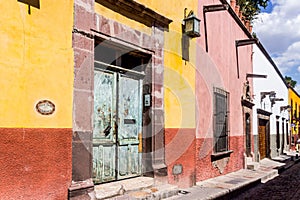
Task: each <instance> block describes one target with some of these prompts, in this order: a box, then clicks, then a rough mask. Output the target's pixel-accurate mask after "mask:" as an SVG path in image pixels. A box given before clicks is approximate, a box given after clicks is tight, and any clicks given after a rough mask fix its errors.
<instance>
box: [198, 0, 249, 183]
mask: <svg viewBox="0 0 300 200" xmlns="http://www.w3.org/2000/svg"><path fill="white" fill-rule="evenodd" d="M215 4H221V2H220V1H219V0H201V1H199V10H198V14H197V16H198V18H200V19H201V37H200V38H199V39H198V40H197V63H196V67H197V74H196V98H197V105H196V108H197V109H198V110H197V123H198V124H197V133H196V138H197V140H199V141H203V140H206V139H209V138H213V88H214V87H218V88H222V89H224V90H226V91H227V92H229V94H230V100H229V101H230V108H229V109H230V113H229V115H230V120H229V126H230V133H229V135H230V140H231V141H230V146H229V149H231V150H234V152H233V153H232V154H231V155H230V160H229V163H228V164H227V167H226V168H225V173H226V172H230V171H235V170H238V169H240V168H242V167H243V156H242V155H243V152H244V150H243V149H244V145H243V140H244V137H243V112H242V105H241V96H242V93H243V84H244V83H245V81H246V73H252V60H251V59H252V58H251V55H252V46H251V45H248V46H243V47H238V53H239V78H238V74H237V59H236V47H235V41H236V40H242V39H248V36H247V35H246V34H245V32H244V31H243V30H242V29H241V27H240V26H239V25H238V24H237V23H236V21H235V20H234V18H233V17H232V16H231V15H230V13H229V12H228V11H227V10H225V11H216V12H208V13H206V25H207V39H208V53H207V52H206V50H205V33H204V17H203V5H215ZM250 81H251V80H250ZM251 84H252V82H251ZM235 140H236V141H235ZM199 141H198V142H197V147H196V148H197V152H198V155H196V156H198V157H197V161H198V163H197V166H198V165H199V164H200V163H201V162H203V161H204V162H206V163H207V162H209V159H204V158H205V157H207V156H209V157H210V154H211V153H212V146H211V145H207V144H206V142H199ZM200 154H201V156H202V158H200V156H199V155H200ZM233 162H238V163H235V164H234V163H233ZM206 166H207V168H208V169H205V170H204V171H211V172H212V173H211V176H216V175H217V174H216V173H215V169H214V168H213V167H212V165H206ZM197 173H198V174H197V178H198V180H200V179H203V178H201V177H202V176H201V171H200V170H199V171H198V172H197ZM205 178H209V177H205Z"/></svg>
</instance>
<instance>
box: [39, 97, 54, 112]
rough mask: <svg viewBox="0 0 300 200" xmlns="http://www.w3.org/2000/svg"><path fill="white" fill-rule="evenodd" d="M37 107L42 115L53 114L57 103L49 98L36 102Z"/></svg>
mask: <svg viewBox="0 0 300 200" xmlns="http://www.w3.org/2000/svg"><path fill="white" fill-rule="evenodd" d="M35 109H36V111H37V112H38V113H40V114H41V115H51V114H53V113H54V111H55V105H54V103H52V102H51V101H49V100H41V101H39V102H38V103H37V104H36V106H35Z"/></svg>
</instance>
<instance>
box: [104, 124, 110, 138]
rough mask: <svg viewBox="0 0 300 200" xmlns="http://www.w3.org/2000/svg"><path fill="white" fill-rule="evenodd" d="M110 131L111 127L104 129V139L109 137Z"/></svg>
mask: <svg viewBox="0 0 300 200" xmlns="http://www.w3.org/2000/svg"><path fill="white" fill-rule="evenodd" d="M110 129H111V126H107V127H106V128H105V129H104V131H103V133H104V135H105V137H107V136H108V135H109V133H110Z"/></svg>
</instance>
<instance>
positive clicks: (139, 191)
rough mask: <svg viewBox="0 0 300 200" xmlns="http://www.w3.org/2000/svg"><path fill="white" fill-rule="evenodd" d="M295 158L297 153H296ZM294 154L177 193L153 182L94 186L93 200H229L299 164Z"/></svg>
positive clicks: (143, 179) (137, 180) (136, 180)
mask: <svg viewBox="0 0 300 200" xmlns="http://www.w3.org/2000/svg"><path fill="white" fill-rule="evenodd" d="M297 154H298V153H297ZM299 161H300V160H299V158H298V156H297V157H296V152H288V153H287V155H282V156H279V157H276V158H273V160H271V159H263V160H261V161H260V162H259V167H258V168H257V169H256V170H249V169H241V170H239V171H236V172H232V173H229V174H226V175H222V176H218V177H215V178H211V179H208V180H204V181H200V182H197V184H196V185H195V186H193V187H191V188H187V189H179V188H178V187H176V186H174V185H170V184H163V183H160V182H158V181H156V182H155V180H154V179H153V178H149V177H138V178H134V179H128V180H123V181H118V182H112V183H108V184H103V185H98V186H95V193H96V199H110V200H160V199H168V200H173V199H178V200H205V199H230V197H234V196H235V194H237V193H239V192H241V191H244V190H247V189H249V188H251V187H253V186H255V185H257V184H259V183H265V182H267V181H268V180H271V179H273V178H275V177H276V176H278V175H279V173H281V172H282V171H284V170H286V169H287V168H289V167H291V166H292V165H294V164H295V163H297V162H299Z"/></svg>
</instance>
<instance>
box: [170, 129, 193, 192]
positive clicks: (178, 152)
mask: <svg viewBox="0 0 300 200" xmlns="http://www.w3.org/2000/svg"><path fill="white" fill-rule="evenodd" d="M195 141H196V140H195V129H193V128H181V129H178V128H167V129H165V142H166V146H165V147H166V149H165V152H166V164H167V167H168V179H169V183H170V184H176V185H178V186H179V187H181V188H186V187H190V186H192V185H194V184H195V182H196V180H195V164H196V162H195V152H196V151H195V147H196V146H195V144H196V143H195ZM174 165H181V166H182V173H181V174H178V175H174V174H173V167H174Z"/></svg>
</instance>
